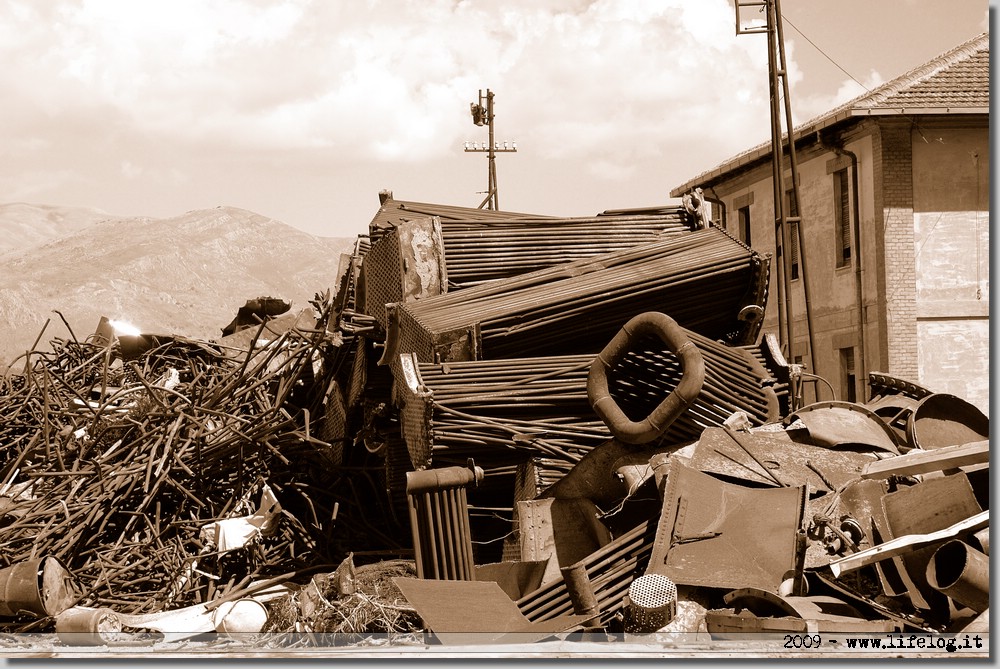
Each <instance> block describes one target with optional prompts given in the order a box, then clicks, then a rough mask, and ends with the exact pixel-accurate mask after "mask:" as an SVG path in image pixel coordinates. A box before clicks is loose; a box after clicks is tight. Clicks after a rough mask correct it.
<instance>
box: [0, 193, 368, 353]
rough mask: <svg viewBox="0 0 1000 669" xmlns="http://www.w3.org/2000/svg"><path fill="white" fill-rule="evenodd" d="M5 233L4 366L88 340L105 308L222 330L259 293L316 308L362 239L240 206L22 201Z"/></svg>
mask: <svg viewBox="0 0 1000 669" xmlns="http://www.w3.org/2000/svg"><path fill="white" fill-rule="evenodd" d="M0 242H2V243H0V370H3V369H4V368H6V367H7V365H8V364H10V363H11V362H15V368H16V367H17V364H16V359H17V358H18V357H19V356H21V355H22V354H23V353H24V352H25V351H26V350H28V349H30V348H32V347H33V346H34V347H35V348H38V349H44V348H46V346H47V344H48V343H49V342H50V341H51V340H53V339H64V340H65V339H72V338H73V337H76V338H77V339H81V340H82V339H85V338H86V337H88V336H89V335H91V334H93V333H94V331H95V329H96V327H97V325H98V322H99V321H100V318H101V316H107V317H108V318H109V319H119V320H124V321H127V322H129V323H131V324H133V325H134V326H136V327H138V328H139V329H140V330H141V331H142V332H145V333H153V334H175V335H182V336H186V337H192V338H196V339H203V340H214V339H219V338H220V337H221V334H222V328H223V327H225V326H226V325H227V324H228V323H229V322H230V321H231V320H232V319H233V316H234V315H235V314H236V312H237V310H238V309H239V308H240V307H241V306H243V305H244V304H245V303H246V301H247V300H249V299H253V298H256V297H261V296H268V297H276V298H280V299H282V300H284V301H286V302H290V303H291V304H292V311H293V312H296V311H299V310H301V309H304V308H308V306H309V300H310V299H312V298H313V297H314V295H315V294H316V293H321V292H323V291H325V290H327V289H330V290H331V291H335V290H336V287H337V280H338V279H337V276H338V275H337V271H338V266H339V264H340V258H341V254H342V253H349V252H350V251H351V249H353V247H354V243H355V239H348V238H338V237H316V236H313V235H309V234H307V233H305V232H302V231H300V230H297V229H296V228H293V227H292V226H290V225H287V224H285V223H282V222H280V221H277V220H275V219H272V218H268V217H266V216H263V215H260V214H256V213H254V212H252V211H247V210H245V209H239V208H236V207H217V208H215V209H202V210H195V211H189V212H187V213H184V214H181V215H179V216H174V217H171V218H148V217H123V216H112V215H109V214H106V213H105V212H102V211H100V210H97V209H89V208H82V207H58V206H50V205H34V204H25V203H13V204H6V205H0ZM67 325H68V327H67ZM36 340H38V341H39V343H38V344H37V345H35V344H34V342H35V341H36Z"/></svg>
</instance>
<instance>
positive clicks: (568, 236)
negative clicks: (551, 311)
mask: <svg viewBox="0 0 1000 669" xmlns="http://www.w3.org/2000/svg"><path fill="white" fill-rule="evenodd" d="M691 229H692V228H691V224H690V222H689V217H688V215H687V214H686V213H685V212H684V210H683V208H681V207H678V208H676V210H675V211H673V212H671V213H669V214H665V215H660V216H613V217H609V216H597V217H592V218H544V219H535V218H533V219H514V220H506V221H481V220H478V221H477V220H465V221H446V220H442V221H441V232H442V238H443V241H444V254H445V262H446V266H447V268H448V287H449V290H454V289H456V288H467V287H470V286H475V285H478V284H481V283H485V282H488V281H493V280H496V279H504V278H507V277H511V276H517V275H519V274H526V273H528V272H534V271H536V270H540V269H544V268H546V267H551V266H553V265H558V264H560V263H565V262H571V261H574V260H579V259H581V258H589V257H591V256H595V255H600V254H602V253H611V252H613V251H620V250H622V249H626V248H629V247H632V246H636V245H637V244H642V243H645V242H651V241H655V240H657V239H662V238H664V237H671V236H676V235H683V234H686V233H688V232H690V231H691Z"/></svg>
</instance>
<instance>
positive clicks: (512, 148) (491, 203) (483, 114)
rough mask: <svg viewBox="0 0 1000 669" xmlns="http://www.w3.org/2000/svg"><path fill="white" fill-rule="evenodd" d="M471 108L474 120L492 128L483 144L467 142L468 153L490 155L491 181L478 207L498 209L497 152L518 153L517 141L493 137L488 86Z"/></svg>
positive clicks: (491, 96) (476, 123) (491, 102)
mask: <svg viewBox="0 0 1000 669" xmlns="http://www.w3.org/2000/svg"><path fill="white" fill-rule="evenodd" d="M469 108H470V111H471V113H472V122H473V123H474V124H475V125H478V126H484V125H485V126H488V127H489V130H490V133H489V141H487V142H483V143H482V144H480V143H479V142H466V143H465V152H466V153H486V154H488V155H489V181H488V185H487V188H486V199H485V200H483V201H482V202H481V203H480V204H479V207H478V208H479V209H482V208H483V207H486V209H489V210H497V209H499V208H500V198H499V196H498V192H497V167H496V154H498V153H517V142H507V141H504V142H503V143H502V144H501V143H500V142H498V141H496V139H494V137H493V125H494V115H493V91H491V90H490V89H488V88H487V89H486V95H485V97H484V96H483V89H479V103H478V104H476V103H475V102H473V103H471V104H470V105H469Z"/></svg>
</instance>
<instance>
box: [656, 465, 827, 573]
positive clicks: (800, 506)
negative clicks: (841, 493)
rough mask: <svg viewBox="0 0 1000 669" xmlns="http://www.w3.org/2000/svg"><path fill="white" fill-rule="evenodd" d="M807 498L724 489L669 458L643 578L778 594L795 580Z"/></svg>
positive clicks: (796, 493) (784, 491)
mask: <svg viewBox="0 0 1000 669" xmlns="http://www.w3.org/2000/svg"><path fill="white" fill-rule="evenodd" d="M806 492H807V491H806V487H805V486H789V487H783V488H763V489H761V488H749V487H746V486H740V485H736V484H732V483H726V482H724V481H720V480H719V479H717V478H715V477H714V476H710V475H709V474H705V473H703V472H700V471H698V470H697V469H693V468H691V467H688V466H686V465H685V464H683V463H682V462H680V460H678V459H676V458H675V459H672V460H671V462H670V465H669V471H668V473H667V486H666V490H665V493H664V498H663V514H662V515H661V516H660V521H659V525H658V526H657V531H656V538H655V541H654V545H653V553H652V555H651V556H650V561H649V566H648V567H647V569H646V573H647V574H649V573H654V574H662V575H664V576H666V577H667V578H669V579H671V580H672V581H674V583H677V584H679V585H693V586H706V587H714V588H745V587H755V588H761V589H764V590H772V591H777V590H778V588H779V587H780V586H781V584H782V582H783V581H785V580H787V579H789V578H795V577H796V574H798V576H799V577H801V573H800V569H801V557H802V555H803V550H804V545H803V542H804V531H803V528H802V522H803V516H804V514H805V500H806Z"/></svg>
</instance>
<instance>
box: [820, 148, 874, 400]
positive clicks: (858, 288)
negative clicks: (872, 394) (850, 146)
mask: <svg viewBox="0 0 1000 669" xmlns="http://www.w3.org/2000/svg"><path fill="white" fill-rule="evenodd" d="M816 138H817V139H818V140H819V145H820V146H822V147H823V148H824V149H827V150H828V151H833V152H834V153H835V154H837V155H838V156H847V157H848V158H850V160H851V191H852V193H851V215H852V217H853V218H854V235H853V239H854V299H855V301H856V302H857V303H858V351H859V354H860V355H859V356H858V358H859V359H858V363H859V366H860V367H861V387H862V389H863V390H864V393H863V397H864V401H868V368H867V366H866V364H865V360H866V358H865V303H864V288H863V284H862V282H861V277H862V275H861V210H860V205H859V200H860V195H859V194H858V156H857V154H856V153H854V152H853V151H849V150H847V149H845V148H844V146H843V143H842V142H841V141H838V142H837V143H836V144H834V143H831V142H829V141H827V140H826V139H825V138H824V137H823V135H822V133H820V132H817V133H816Z"/></svg>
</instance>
